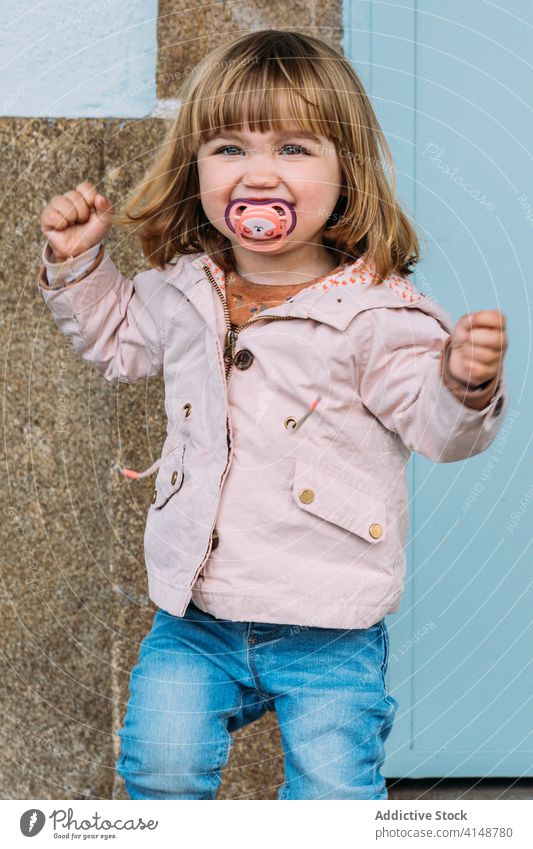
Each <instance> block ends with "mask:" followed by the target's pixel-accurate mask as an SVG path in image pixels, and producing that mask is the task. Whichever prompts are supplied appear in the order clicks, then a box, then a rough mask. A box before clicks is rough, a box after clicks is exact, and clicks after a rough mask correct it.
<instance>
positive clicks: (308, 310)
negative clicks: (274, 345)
mask: <svg viewBox="0 0 533 849" xmlns="http://www.w3.org/2000/svg"><path fill="white" fill-rule="evenodd" d="M206 265H207V266H208V267H209V268H210V270H211V271H212V272H213V271H214V272H216V271H217V269H218V275H217V274H216V273H215V275H214V276H215V279H222V280H223V279H224V272H223V271H222V269H220V268H219V267H218V266H216V265H215V263H213V260H212V259H211V258H210V257H209V255H208V254H206V253H199V254H190V255H182V256H180V257H179V259H178V261H177V263H176V264H175V265H174V266H170V269H171V270H170V273H169V274H168V275H167V277H166V281H167V282H168V283H170V284H171V285H172V286H175V287H176V288H177V289H179V290H180V291H181V292H182V293H183V294H184V295H185V297H187V298H188V300H189V301H191V303H193V304H194V306H196V308H197V309H198V310H199V311H200V312H201V313H202V315H204V316H206V317H207V316H208V315H210V313H212V310H213V303H214V301H213V290H214V287H213V285H212V283H211V282H210V280H209V278H208V276H207V274H206V273H205V271H204V266H206ZM373 270H374V269H373V266H367V265H366V264H365V262H364V257H360V258H359V259H358V260H356V261H355V262H353V263H351V264H350V265H347V266H346V267H345V268H343V269H341V271H340V272H337V273H336V274H331V275H327V276H326V277H324V278H323V279H321V280H320V281H318V282H317V283H314V284H312V285H311V286H309V287H308V288H305V289H301V290H300V292H298V293H297V294H296V295H294V297H292V298H290V299H289V300H288V301H284V302H283V303H281V304H278V306H276V307H270V308H269V309H267V310H262V311H261V313H258V314H257V315H258V316H259V315H261V316H269V315H272V316H293V317H295V318H311V319H313V320H314V321H320V322H323V323H325V324H329V325H330V326H332V327H335V328H336V329H337V330H345V329H346V327H347V326H348V324H349V323H350V322H351V321H352V319H353V318H354V317H355V316H356V315H357V313H359V312H362V311H363V310H366V309H369V308H371V307H380V306H381V307H418V308H422V309H424V311H425V312H430V313H431V314H432V315H434V317H435V318H438V319H439V320H440V321H441V322H442V321H443V320H444V321H446V319H447V318H448V314H447V313H446V312H445V311H444V310H442V308H441V307H439V306H438V304H435V303H434V302H432V301H430V299H429V298H427V297H426V296H425V295H423V294H422V293H421V292H418V291H417V290H416V289H415V287H414V286H413V285H412V283H411V282H410V280H409V279H408V278H407V277H405V276H402V275H401V274H392V275H390V276H389V277H387V278H386V279H385V280H384V282H383V283H382V284H380V285H379V286H372V285H371V280H372V272H373ZM214 294H215V298H216V299H218V295H217V294H216V292H215V293H214Z"/></svg>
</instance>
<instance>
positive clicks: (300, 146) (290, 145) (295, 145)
mask: <svg viewBox="0 0 533 849" xmlns="http://www.w3.org/2000/svg"><path fill="white" fill-rule="evenodd" d="M284 147H297V148H299V149H300V150H301V151H303V152H304V153H306V154H309V151H308V150H307V148H306V147H304V146H303V145H301V144H294V143H289V144H286V145H284Z"/></svg>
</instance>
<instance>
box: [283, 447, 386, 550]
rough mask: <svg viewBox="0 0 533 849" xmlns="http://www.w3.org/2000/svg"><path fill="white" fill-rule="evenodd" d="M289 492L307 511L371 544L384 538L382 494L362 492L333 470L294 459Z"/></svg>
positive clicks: (384, 517) (384, 514)
mask: <svg viewBox="0 0 533 849" xmlns="http://www.w3.org/2000/svg"><path fill="white" fill-rule="evenodd" d="M292 494H293V498H294V500H295V501H296V503H297V504H298V506H299V507H301V509H302V510H305V511H306V512H307V513H312V514H313V515H314V516H318V517H319V518H321V519H325V520H326V521H327V522H331V523H332V524H334V525H339V526H340V527H341V528H345V529H346V530H348V531H351V532H352V533H353V534H357V535H358V536H360V537H362V538H363V539H364V540H366V541H367V542H370V543H372V544H376V543H379V542H381V540H383V539H385V535H386V528H387V522H386V518H387V510H386V504H385V496H383V498H378V497H377V496H376V495H372V494H370V493H368V492H365V491H363V490H361V489H359V488H358V486H357V483H356V482H354V483H353V484H352V483H347V481H346V479H344V478H340V477H336V476H335V472H334V471H331V473H328V472H327V471H326V470H325V469H323V468H321V467H319V466H314V465H310V464H309V462H306V461H304V460H303V459H297V460H296V469H295V474H294V481H293V488H292Z"/></svg>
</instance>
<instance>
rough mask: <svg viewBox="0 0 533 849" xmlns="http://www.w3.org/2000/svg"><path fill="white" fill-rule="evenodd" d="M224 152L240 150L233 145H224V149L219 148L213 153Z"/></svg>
mask: <svg viewBox="0 0 533 849" xmlns="http://www.w3.org/2000/svg"><path fill="white" fill-rule="evenodd" d="M225 150H240V148H238V147H235V145H232V144H230V145H226V147H219V149H218V150H217V151H215V153H223V152H224V151H225Z"/></svg>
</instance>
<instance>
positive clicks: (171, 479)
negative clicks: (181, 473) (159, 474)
mask: <svg viewBox="0 0 533 849" xmlns="http://www.w3.org/2000/svg"><path fill="white" fill-rule="evenodd" d="M177 479H178V473H177V472H176V471H174V472H172V477H171V478H170V483H171V484H172V486H174V484H175V483H176V481H177Z"/></svg>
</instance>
